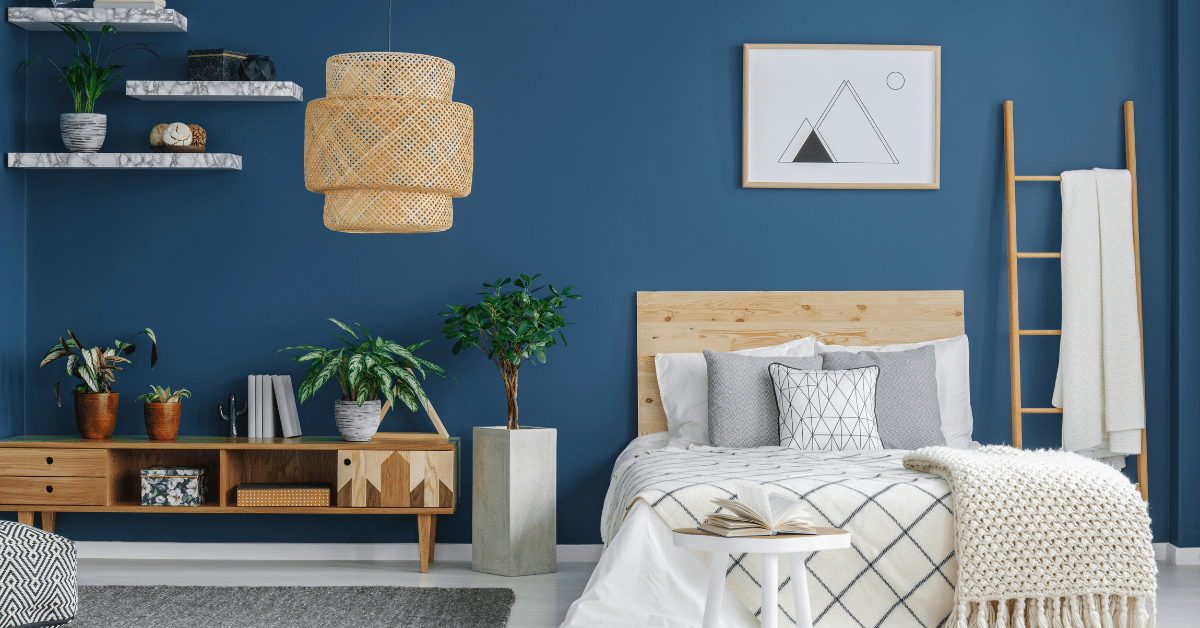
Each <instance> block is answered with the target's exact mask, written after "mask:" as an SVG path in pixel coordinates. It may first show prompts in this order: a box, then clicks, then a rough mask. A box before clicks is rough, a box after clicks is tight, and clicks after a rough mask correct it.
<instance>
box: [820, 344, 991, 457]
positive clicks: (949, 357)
mask: <svg viewBox="0 0 1200 628" xmlns="http://www.w3.org/2000/svg"><path fill="white" fill-rule="evenodd" d="M925 345H933V350H934V357H935V358H936V359H937V374H936V378H937V387H938V410H939V411H940V412H941V415H942V435H943V436H945V437H946V445H947V446H949V447H953V448H955V449H970V448H971V433H972V431H974V419H973V418H972V416H971V356H970V350H969V347H968V346H967V336H966V334H963V335H962V336H955V337H953V338H943V339H941V340H931V341H929V342H914V343H909V344H902V345H885V346H877V347H849V346H843V345H827V344H825V343H823V342H820V341H817V354H818V355H821V354H825V353H832V352H834V351H849V352H851V353H858V352H860V351H880V352H888V351H907V350H908V349H915V348H917V347H923V346H925Z"/></svg>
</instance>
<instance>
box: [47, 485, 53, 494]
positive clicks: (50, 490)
mask: <svg viewBox="0 0 1200 628" xmlns="http://www.w3.org/2000/svg"><path fill="white" fill-rule="evenodd" d="M46 492H47V493H53V492H54V487H53V486H47V487H46Z"/></svg>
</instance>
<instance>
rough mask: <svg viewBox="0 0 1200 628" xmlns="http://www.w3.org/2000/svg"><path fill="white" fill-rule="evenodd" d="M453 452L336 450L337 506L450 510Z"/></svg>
mask: <svg viewBox="0 0 1200 628" xmlns="http://www.w3.org/2000/svg"><path fill="white" fill-rule="evenodd" d="M455 453H456V452H455V451H451V450H430V451H387V450H359V451H355V450H341V451H338V470H337V474H338V480H337V486H338V491H337V505H338V506H340V507H342V508H346V507H350V508H355V507H357V508H362V507H373V508H379V507H382V508H453V507H454V505H455V496H454V489H455V481H454V480H455V478H454V474H455V469H454V466H455Z"/></svg>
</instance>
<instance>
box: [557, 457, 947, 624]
mask: <svg viewBox="0 0 1200 628" xmlns="http://www.w3.org/2000/svg"><path fill="white" fill-rule="evenodd" d="M665 444H666V436H665V434H655V435H651V436H645V437H641V438H638V439H635V440H634V441H633V442H632V443H631V444H630V446H629V447H627V448H626V450H625V451H624V452H622V454H621V456H620V457H619V458H618V460H617V464H616V466H615V469H614V472H613V479H612V483H611V484H610V487H609V494H608V496H607V497H606V499H605V506H604V515H603V518H604V540H605V542H606V550H605V552H604V554H603V555H602V556H601V559H600V562H599V564H598V565H597V566H596V570H595V572H594V573H593V574H592V577H591V579H590V580H589V582H588V584H587V587H586V588H585V590H584V592H583V595H582V596H581V597H580V598H579V599H578V600H577V601H576V602H575V603H574V604H572V605H571V608H570V609H569V611H568V612H567V617H566V620H565V621H564V622H563V624H562V625H563V626H564V627H583V626H613V627H616V626H623V627H624V626H664V627H667V626H670V627H674V626H680V627H682V626H697V625H699V624H700V622H701V618H702V615H703V609H704V598H705V595H706V590H707V579H708V567H707V563H708V561H709V560H710V558H709V556H710V555H709V554H708V553H707V552H692V551H689V550H682V549H678V548H676V547H674V545H673V544H672V540H671V532H670V531H671V529H673V528H679V527H690V526H694V525H696V523H697V521H696V519H695V518H696V517H703V514H704V513H706V512H709V511H711V510H712V507H711V503H710V501H709V500H711V498H712V497H713V496H715V495H722V494H723V495H722V496H727V495H728V494H729V493H730V489H731V488H732V483H733V482H734V481H737V480H745V481H751V482H759V483H762V484H765V485H768V486H771V487H772V488H775V489H776V490H784V491H787V492H789V493H791V494H794V495H797V496H800V497H801V498H802V499H804V500H805V501H806V502H807V505H809V506H810V510H813V511H814V514H815V515H817V520H818V522H819V523H820V524H821V525H832V526H836V527H843V528H846V529H848V530H850V531H851V533H852V534H854V536H855V539H854V548H852V549H850V550H838V551H831V552H823V553H817V554H813V555H812V556H811V557H810V559H809V561H808V567H809V570H810V573H809V590H810V592H811V594H810V599H811V606H812V612H813V617H814V626H815V627H816V628H840V627H842V626H855V627H857V626H875V625H887V626H914V627H916V626H922V627H927V628H934V626H938V625H939V624H942V623H944V621H945V619H946V617H947V616H948V615H949V611H950V608H951V605H952V601H953V584H954V577H955V572H956V567H957V563H956V561H955V559H954V535H953V512H952V508H953V505H952V500H951V498H950V493H949V489H948V487H947V486H946V484H945V483H944V482H943V481H941V480H940V479H938V478H935V477H933V476H929V475H926V474H918V473H915V472H911V471H907V470H905V469H904V468H903V466H902V464H901V462H900V457H901V456H902V455H903V453H904V452H898V451H884V452H798V451H794V450H782V449H781V448H776V447H763V448H759V449H754V450H722V449H716V448H708V447H693V448H692V449H690V450H681V449H675V448H669V449H668V448H664V445H665ZM733 559H734V561H735V562H734V563H732V564H731V568H730V570H729V577H728V579H727V590H726V595H727V599H728V601H729V602H730V603H726V604H724V605H722V606H723V608H722V610H723V618H722V625H723V626H727V627H742V626H745V627H747V628H751V627H754V626H757V625H758V620H757V618H756V617H755V615H756V614H757V613H758V612H759V611H760V609H759V604H758V600H759V599H760V596H761V590H760V589H758V585H757V582H758V577H759V574H760V567H759V561H758V557H757V556H755V555H742V556H734V557H733ZM780 562H781V563H784V564H782V565H781V573H780V579H779V582H781V583H784V585H783V587H782V588H781V590H780V592H779V601H780V604H781V605H780V607H779V608H778V609H776V612H779V613H780V615H779V620H780V625H791V624H792V623H793V622H792V619H791V617H792V612H791V611H792V608H791V591H790V584H788V582H789V580H788V574H787V571H786V561H780ZM730 598H732V599H730ZM733 599H737V600H740V602H741V603H733Z"/></svg>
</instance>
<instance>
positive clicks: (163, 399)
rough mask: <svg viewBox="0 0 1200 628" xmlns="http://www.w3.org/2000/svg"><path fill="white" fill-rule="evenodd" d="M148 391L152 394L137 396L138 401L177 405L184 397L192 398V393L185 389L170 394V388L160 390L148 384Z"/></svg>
mask: <svg viewBox="0 0 1200 628" xmlns="http://www.w3.org/2000/svg"><path fill="white" fill-rule="evenodd" d="M150 390H153V391H154V392H148V393H146V394H144V395H141V396H139V397H138V401H141V400H143V399H145V400H146V401H149V402H152V403H179V402H180V401H183V398H184V397H191V396H192V391H190V390H188V389H186V388H180V389H179V390H176V391H175V392H171V387H170V386H167V387H165V388H162V387H159V386H155V385H154V384H150Z"/></svg>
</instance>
